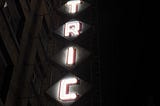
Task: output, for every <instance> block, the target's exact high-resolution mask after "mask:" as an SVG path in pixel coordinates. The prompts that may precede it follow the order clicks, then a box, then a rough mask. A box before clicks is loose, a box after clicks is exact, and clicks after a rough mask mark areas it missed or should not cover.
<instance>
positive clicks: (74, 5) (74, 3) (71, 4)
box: [67, 0, 81, 14]
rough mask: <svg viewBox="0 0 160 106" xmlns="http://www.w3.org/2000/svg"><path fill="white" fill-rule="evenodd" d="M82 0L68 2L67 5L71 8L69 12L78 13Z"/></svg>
mask: <svg viewBox="0 0 160 106" xmlns="http://www.w3.org/2000/svg"><path fill="white" fill-rule="evenodd" d="M80 3H81V1H80V0H72V1H68V2H67V6H68V8H69V13H72V14H74V13H76V12H77V11H78V9H79V6H78V4H80Z"/></svg>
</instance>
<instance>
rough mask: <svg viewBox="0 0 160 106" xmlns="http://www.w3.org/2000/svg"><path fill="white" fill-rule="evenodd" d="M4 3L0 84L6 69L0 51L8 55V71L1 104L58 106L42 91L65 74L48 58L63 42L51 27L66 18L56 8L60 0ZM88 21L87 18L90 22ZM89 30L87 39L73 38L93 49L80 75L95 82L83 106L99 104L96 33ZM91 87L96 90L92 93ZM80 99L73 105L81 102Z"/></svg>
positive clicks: (59, 4) (11, 0) (19, 0)
mask: <svg viewBox="0 0 160 106" xmlns="http://www.w3.org/2000/svg"><path fill="white" fill-rule="evenodd" d="M7 3H8V6H7V7H5V8H2V9H1V12H0V22H1V26H0V29H1V30H0V38H1V39H2V42H1V43H3V45H4V47H5V48H6V50H3V49H0V56H1V57H0V63H2V64H0V66H1V67H0V68H1V70H0V73H2V74H0V75H1V76H2V77H0V78H1V79H0V85H2V84H3V83H5V82H4V78H3V76H4V74H6V73H5V71H6V70H4V69H3V67H4V65H3V64H4V63H5V62H4V61H3V60H6V59H2V58H3V57H5V56H4V53H3V54H2V53H1V52H2V51H3V52H4V51H6V52H7V54H8V55H7V58H9V59H10V61H9V62H8V64H9V65H8V67H9V68H7V69H8V70H9V71H11V72H10V74H11V75H8V74H7V76H8V77H7V78H8V80H9V81H8V82H7V83H6V84H8V89H7V91H6V93H5V94H4V95H5V96H6V99H3V101H2V102H3V104H5V106H51V105H52V106H61V104H59V103H58V102H57V101H55V100H54V99H52V98H50V97H49V96H48V95H47V94H46V91H47V90H48V88H50V87H51V86H52V85H53V84H54V83H56V82H57V81H58V80H60V79H61V78H62V77H63V76H64V75H65V74H66V72H65V71H63V70H64V69H63V68H61V67H60V66H58V65H56V64H55V63H54V62H53V61H52V60H50V59H51V58H53V56H54V55H55V54H56V53H58V50H60V49H61V48H62V47H63V46H64V45H65V44H66V42H65V40H64V39H62V38H60V39H59V37H57V35H56V34H55V33H54V30H56V29H57V28H58V27H60V26H61V25H62V24H64V22H66V21H67V20H68V19H69V18H68V17H65V16H64V15H62V14H61V13H59V12H58V11H57V8H59V7H60V6H61V5H62V4H63V3H64V1H62V0H61V1H57V0H8V1H7ZM87 11H90V10H87ZM91 14H92V13H91ZM88 16H89V17H90V18H89V20H90V19H92V18H91V15H88ZM83 17H84V15H83ZM92 21H94V20H93V19H92ZM92 21H91V20H90V23H91V24H93V23H92ZM93 30H95V29H94V28H92V29H91V30H90V31H89V32H88V33H89V35H94V36H90V37H89V38H88V41H85V42H84V43H81V41H84V39H85V38H82V39H80V40H79V41H76V43H78V44H80V45H81V46H84V47H85V48H88V49H89V50H90V51H91V52H92V53H93V54H92V57H93V58H92V59H91V60H88V61H86V63H87V62H88V66H87V67H89V68H88V69H89V72H88V73H89V74H86V76H85V75H84V78H85V77H88V78H86V79H87V80H88V81H90V83H91V84H95V85H94V86H95V87H94V89H92V90H91V91H90V92H89V93H88V94H86V96H84V97H83V99H82V101H85V102H84V103H86V106H88V105H91V106H94V105H95V106H100V100H99V98H98V97H99V96H100V87H99V75H100V73H99V72H98V71H97V70H98V64H99V63H98V62H99V61H97V60H99V57H98V54H97V52H96V51H97V50H96V49H97V41H96V40H97V38H96V33H95V32H94V31H93ZM91 32H92V33H91ZM61 42H64V43H61ZM88 42H89V43H88ZM86 44H87V46H85V45H86ZM83 64H85V63H83ZM82 66H83V65H82ZM85 66H86V65H84V66H83V67H85ZM95 71H97V72H96V73H95ZM95 76H97V77H95ZM82 77H83V75H82ZM5 86H6V85H5ZM2 88H3V87H1V86H0V90H1V92H3V90H4V88H3V89H2ZM92 91H93V92H96V93H94V94H93V93H91V92H92ZM97 95H99V96H97ZM97 99H98V101H97ZM95 100H96V101H97V102H96V101H95ZM82 101H79V102H78V103H77V104H75V105H77V106H78V105H81V104H82ZM87 101H88V102H87ZM84 103H83V105H84ZM84 106H85V105H84Z"/></svg>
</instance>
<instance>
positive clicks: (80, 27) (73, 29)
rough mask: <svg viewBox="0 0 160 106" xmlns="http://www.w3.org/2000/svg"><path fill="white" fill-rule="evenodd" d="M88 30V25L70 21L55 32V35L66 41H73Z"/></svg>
mask: <svg viewBox="0 0 160 106" xmlns="http://www.w3.org/2000/svg"><path fill="white" fill-rule="evenodd" d="M88 28H89V25H88V24H85V23H84V22H81V21H78V20H70V21H68V22H66V23H65V24H64V25H62V26H61V27H60V28H59V29H57V30H56V31H55V33H56V34H58V35H60V36H62V37H64V38H66V39H68V40H74V39H75V38H77V37H79V36H81V34H82V33H83V32H84V31H86V30H87V29H88Z"/></svg>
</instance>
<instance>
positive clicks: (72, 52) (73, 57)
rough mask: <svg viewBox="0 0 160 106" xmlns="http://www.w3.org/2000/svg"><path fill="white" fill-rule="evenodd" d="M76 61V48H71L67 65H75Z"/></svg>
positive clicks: (68, 51)
mask: <svg viewBox="0 0 160 106" xmlns="http://www.w3.org/2000/svg"><path fill="white" fill-rule="evenodd" d="M75 61H76V48H74V47H69V48H68V49H67V53H66V64H68V65H73V64H75Z"/></svg>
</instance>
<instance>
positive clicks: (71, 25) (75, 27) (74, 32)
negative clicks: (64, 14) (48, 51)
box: [64, 21, 81, 37]
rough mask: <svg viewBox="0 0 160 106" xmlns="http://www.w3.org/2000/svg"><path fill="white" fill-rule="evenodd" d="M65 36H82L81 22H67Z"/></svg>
mask: <svg viewBox="0 0 160 106" xmlns="http://www.w3.org/2000/svg"><path fill="white" fill-rule="evenodd" d="M64 28H65V29H64V36H66V37H72V36H75V37H76V36H78V35H79V34H80V30H81V24H80V22H79V21H71V22H67V23H66V24H65V27H64Z"/></svg>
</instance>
